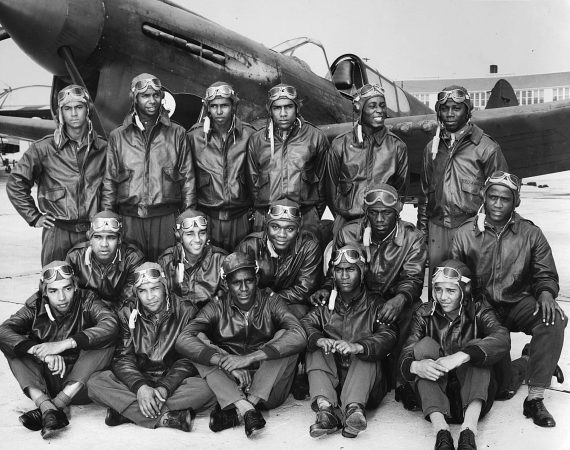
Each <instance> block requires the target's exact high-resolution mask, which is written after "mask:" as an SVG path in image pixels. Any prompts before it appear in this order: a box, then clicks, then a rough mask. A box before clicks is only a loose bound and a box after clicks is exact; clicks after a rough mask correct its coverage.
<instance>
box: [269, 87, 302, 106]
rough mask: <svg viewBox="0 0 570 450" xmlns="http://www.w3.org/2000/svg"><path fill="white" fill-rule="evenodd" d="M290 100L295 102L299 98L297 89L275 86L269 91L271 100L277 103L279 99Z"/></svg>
mask: <svg viewBox="0 0 570 450" xmlns="http://www.w3.org/2000/svg"><path fill="white" fill-rule="evenodd" d="M283 97H285V98H288V99H289V100H295V99H296V98H297V89H295V88H294V87H293V86H275V87H272V88H271V89H269V100H270V101H272V102H273V101H275V100H277V99H278V98H283Z"/></svg>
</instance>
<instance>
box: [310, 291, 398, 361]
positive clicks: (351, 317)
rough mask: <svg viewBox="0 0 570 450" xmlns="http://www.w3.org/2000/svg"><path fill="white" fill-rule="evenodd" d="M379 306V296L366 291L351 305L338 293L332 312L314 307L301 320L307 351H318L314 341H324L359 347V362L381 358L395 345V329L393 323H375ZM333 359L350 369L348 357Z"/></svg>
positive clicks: (396, 329)
mask: <svg viewBox="0 0 570 450" xmlns="http://www.w3.org/2000/svg"><path fill="white" fill-rule="evenodd" d="M383 305H384V299H383V298H382V297H381V296H379V295H375V294H371V293H369V292H368V291H367V290H366V289H363V290H362V293H361V295H360V296H358V297H357V298H355V299H354V300H353V301H352V303H350V304H348V305H345V303H344V302H343V301H342V294H341V293H340V292H339V294H338V297H337V298H336V301H335V306H334V309H333V310H332V311H331V310H330V309H329V308H328V307H327V306H317V307H315V308H313V309H312V310H311V311H310V312H309V313H308V314H307V315H306V316H305V317H303V318H302V319H301V324H302V325H303V327H304V328H305V331H306V333H307V342H308V343H307V350H308V351H309V352H314V351H316V350H318V349H319V348H320V347H317V341H318V340H319V339H321V338H328V339H334V340H344V341H346V342H351V343H354V344H361V345H362V347H364V352H363V353H360V354H357V355H355V356H356V357H357V358H359V359H362V360H363V361H378V360H381V359H383V358H385V357H386V356H388V354H390V352H391V351H392V349H393V348H394V346H395V345H396V342H398V333H399V330H398V326H397V324H396V323H394V324H390V325H387V324H380V323H378V322H377V321H376V316H377V314H378V312H379V311H380V309H382V306H383ZM336 357H338V358H339V359H342V360H343V361H342V363H343V364H342V365H343V367H345V366H346V363H348V366H350V358H344V357H342V356H341V355H336V354H335V358H336ZM347 359H348V361H346V360H347ZM345 368H347V367H345Z"/></svg>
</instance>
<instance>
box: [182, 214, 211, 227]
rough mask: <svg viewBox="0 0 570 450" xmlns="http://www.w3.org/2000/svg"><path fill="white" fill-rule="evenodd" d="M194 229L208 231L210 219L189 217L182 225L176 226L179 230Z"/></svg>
mask: <svg viewBox="0 0 570 450" xmlns="http://www.w3.org/2000/svg"><path fill="white" fill-rule="evenodd" d="M194 227H196V228H198V229H200V230H204V229H206V228H207V227H208V219H206V218H205V217H204V216H196V217H187V218H186V219H184V220H183V221H182V223H181V224H180V223H177V224H176V229H177V230H191V229H192V228H194Z"/></svg>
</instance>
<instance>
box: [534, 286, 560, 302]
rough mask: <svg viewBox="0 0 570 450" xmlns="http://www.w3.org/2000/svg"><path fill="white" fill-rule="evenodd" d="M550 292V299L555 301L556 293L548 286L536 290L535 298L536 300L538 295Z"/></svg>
mask: <svg viewBox="0 0 570 450" xmlns="http://www.w3.org/2000/svg"><path fill="white" fill-rule="evenodd" d="M544 291H546V292H550V293H551V294H552V297H553V298H554V299H556V297H558V292H556V291H555V290H554V289H552V288H551V287H549V286H541V287H540V288H539V289H537V291H536V297H537V298H538V296H539V295H540V293H541V292H544Z"/></svg>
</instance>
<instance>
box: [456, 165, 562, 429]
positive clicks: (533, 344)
mask: <svg viewBox="0 0 570 450" xmlns="http://www.w3.org/2000/svg"><path fill="white" fill-rule="evenodd" d="M520 189H521V183H520V180H519V178H518V177H517V176H516V175H512V174H509V173H506V172H502V171H497V172H494V173H493V174H492V175H491V176H490V177H489V178H487V181H486V182H485V186H484V188H483V192H482V195H483V205H481V208H480V209H479V213H478V214H477V216H475V217H474V218H473V219H470V220H469V221H467V222H465V223H464V224H463V225H461V226H460V227H459V228H458V229H457V232H456V235H455V237H454V238H453V243H452V245H451V254H452V257H453V258H455V259H458V260H460V261H463V262H465V264H467V266H469V268H470V269H471V271H472V272H473V274H474V278H473V279H474V282H473V290H474V292H475V293H476V294H484V295H485V296H486V297H487V299H488V301H489V303H490V304H491V306H493V308H494V309H495V312H496V313H497V316H498V317H499V320H500V321H501V323H502V324H503V325H504V326H505V327H506V328H508V329H509V330H510V331H522V332H523V333H525V334H528V335H531V336H532V339H531V341H530V349H529V355H528V396H527V398H526V399H525V401H524V403H523V414H524V415H525V416H526V417H531V418H532V419H533V421H534V423H535V424H536V425H538V426H540V427H554V426H556V421H555V420H554V417H552V415H551V414H550V412H548V410H547V409H546V406H544V403H543V399H544V391H545V389H546V388H547V387H549V386H550V383H551V381H552V375H553V374H554V373H555V370H556V365H557V364H558V360H559V359H560V354H561V352H562V345H563V343H564V329H565V328H566V323H567V320H566V316H565V314H564V311H563V310H562V308H561V307H560V305H559V304H558V303H557V302H556V300H555V298H556V297H557V296H558V292H559V285H558V272H557V271H556V265H555V264H554V257H553V256H552V250H551V249H550V245H548V241H547V240H546V238H545V237H544V234H543V233H542V231H541V230H540V228H538V227H537V226H536V225H534V224H533V223H532V222H531V221H530V220H527V219H524V218H523V217H521V216H519V215H518V214H517V213H516V212H515V208H516V207H517V206H518V205H519V204H520ZM510 362H511V361H510V355H507V356H506V357H505V360H504V361H503V362H502V364H501V367H500V370H498V379H499V380H500V381H501V383H500V386H499V394H500V395H501V397H503V396H504V394H503V392H504V391H505V390H507V391H508V390H509V385H510V384H511V381H512V379H513V370H512V367H511V364H510ZM519 362H520V361H519ZM507 395H508V394H507Z"/></svg>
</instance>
